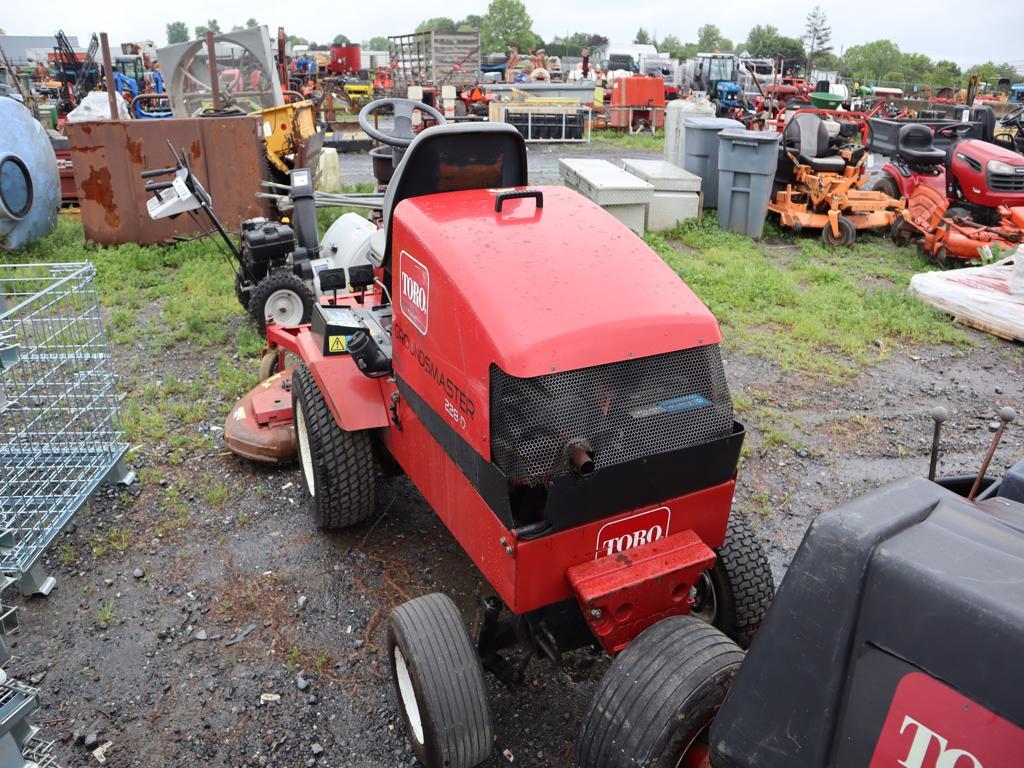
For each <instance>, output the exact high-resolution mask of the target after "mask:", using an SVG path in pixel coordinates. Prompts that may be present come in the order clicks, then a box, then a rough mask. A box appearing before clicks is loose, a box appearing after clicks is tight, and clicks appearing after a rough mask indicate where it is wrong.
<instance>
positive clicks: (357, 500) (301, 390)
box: [292, 365, 376, 529]
mask: <svg viewBox="0 0 1024 768" xmlns="http://www.w3.org/2000/svg"><path fill="white" fill-rule="evenodd" d="M292 414H293V417H294V420H295V437H296V442H297V443H298V448H299V467H300V469H301V470H302V483H303V485H304V486H305V487H306V492H307V493H309V495H310V496H311V497H312V499H313V518H314V519H315V520H316V524H317V525H318V526H320V527H321V528H325V529H332V528H347V527H349V526H351V525H356V524H358V523H361V522H363V521H364V520H366V519H367V518H368V517H369V516H370V515H371V514H373V504H374V497H375V495H376V467H375V466H374V461H373V439H372V437H371V435H370V432H369V431H368V430H360V431H358V432H346V431H345V430H344V429H342V428H341V427H339V426H338V423H337V422H336V421H335V420H334V416H333V415H332V414H331V411H330V409H329V408H328V407H327V402H326V401H325V400H324V396H323V395H322V394H321V392H320V388H319V387H318V386H317V384H316V381H315V380H314V379H313V374H311V373H310V372H309V368H307V367H306V366H305V365H300V366H299V367H298V368H296V369H295V373H294V374H293V376H292Z"/></svg>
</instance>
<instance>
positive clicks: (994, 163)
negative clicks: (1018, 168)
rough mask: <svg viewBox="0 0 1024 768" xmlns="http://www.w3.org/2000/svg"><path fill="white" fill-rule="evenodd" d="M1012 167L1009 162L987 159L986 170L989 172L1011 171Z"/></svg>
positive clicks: (1012, 170)
mask: <svg viewBox="0 0 1024 768" xmlns="http://www.w3.org/2000/svg"><path fill="white" fill-rule="evenodd" d="M1014 170H1015V169H1014V167H1013V166H1012V165H1010V164H1009V163H1004V162H1003V161H1002V160H989V161H988V172H989V173H1013V172H1014Z"/></svg>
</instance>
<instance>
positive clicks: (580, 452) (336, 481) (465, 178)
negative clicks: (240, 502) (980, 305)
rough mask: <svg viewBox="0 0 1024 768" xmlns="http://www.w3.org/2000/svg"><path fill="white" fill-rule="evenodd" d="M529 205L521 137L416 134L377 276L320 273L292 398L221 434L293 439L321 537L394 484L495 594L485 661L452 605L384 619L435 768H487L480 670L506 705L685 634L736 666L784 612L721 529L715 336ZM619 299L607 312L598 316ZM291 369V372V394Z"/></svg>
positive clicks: (615, 233) (391, 207)
mask: <svg viewBox="0 0 1024 768" xmlns="http://www.w3.org/2000/svg"><path fill="white" fill-rule="evenodd" d="M526 185H527V171H526V149H525V144H524V142H523V139H522V137H521V136H520V135H519V133H518V132H517V131H516V130H515V129H514V128H512V127H511V126H504V125H498V124H484V125H473V124H468V125H458V126H443V127H436V128H431V129H428V130H425V131H423V132H422V133H421V134H420V135H419V136H418V137H417V138H416V139H415V140H414V141H413V142H412V143H411V145H410V146H409V147H408V149H407V150H406V152H405V156H404V158H403V159H402V161H401V163H400V164H399V166H398V168H397V169H396V171H395V175H394V178H393V179H392V181H391V183H390V185H389V187H388V190H387V194H386V197H385V202H384V211H383V219H382V229H380V230H379V231H378V232H376V233H374V234H373V235H372V236H371V237H370V239H369V248H368V249H366V252H367V254H368V255H367V259H366V263H365V264H364V265H361V266H359V265H356V266H349V268H348V273H347V276H346V278H345V279H344V280H340V281H339V282H338V283H336V284H333V285H334V287H335V288H336V289H337V293H336V295H333V294H331V293H330V292H331V290H332V283H331V279H332V275H331V273H328V274H326V275H325V274H324V273H321V276H320V279H321V285H322V286H324V290H325V292H326V293H328V294H329V295H327V296H325V297H324V298H323V299H321V301H320V303H319V304H318V305H317V306H316V307H315V308H314V313H313V318H312V322H311V324H309V325H300V326H297V327H281V326H277V325H273V324H271V325H268V327H267V341H268V352H269V354H268V358H267V359H268V364H267V367H266V368H267V372H269V371H271V370H272V369H274V368H276V369H277V370H279V371H281V374H280V375H279V376H278V375H277V374H274V375H273V376H271V378H269V379H268V380H266V381H264V382H263V383H262V384H261V385H260V386H258V387H257V388H256V390H254V392H253V393H251V394H250V395H249V396H247V398H248V399H247V400H246V399H243V401H242V402H241V403H239V405H238V406H237V407H236V409H235V410H234V411H233V412H232V414H231V415H230V416H229V418H228V421H227V426H226V429H227V433H228V434H227V439H228V443H229V445H231V446H232V448H234V449H235V450H238V446H239V440H238V438H239V436H240V434H243V433H244V437H245V440H246V441H248V442H247V445H248V448H247V450H248V452H249V454H259V453H260V450H259V449H260V446H263V445H267V444H271V445H274V444H276V443H277V441H278V438H277V437H275V434H280V433H281V432H284V431H287V430H294V435H295V440H296V443H297V447H298V451H297V452H298V456H299V461H300V465H301V468H302V477H303V482H304V483H305V486H306V489H307V490H308V492H309V495H310V497H311V500H310V504H311V506H312V510H313V514H314V516H315V519H316V521H317V523H318V524H319V525H320V526H322V527H324V528H339V527H345V526H350V525H355V524H357V523H360V522H362V521H364V520H366V519H367V518H368V517H370V516H371V515H372V514H373V511H374V498H375V487H376V473H377V467H378V466H392V467H393V466H397V467H398V468H400V469H401V470H402V471H404V472H405V473H406V474H407V475H408V477H409V478H410V479H411V480H412V482H413V483H414V484H415V486H416V487H417V488H418V489H419V491H420V492H421V493H422V494H423V496H424V497H425V498H426V500H427V501H428V502H429V503H430V504H431V506H432V507H433V508H434V510H435V511H436V513H437V515H438V516H439V517H440V518H441V520H442V521H443V522H444V524H445V525H446V526H447V527H448V529H449V530H450V531H451V533H452V535H453V536H454V537H455V539H456V540H457V541H458V542H459V543H460V545H461V546H462V547H463V548H464V549H465V550H466V552H467V553H468V554H469V556H470V557H471V558H472V560H473V561H474V562H475V563H476V565H477V566H478V567H479V569H480V571H481V572H482V573H483V575H484V576H485V578H486V579H487V581H488V582H489V583H490V585H491V586H492V588H493V589H494V591H495V592H496V596H495V597H492V598H489V599H487V600H486V601H485V602H484V605H483V606H482V611H481V615H482V619H481V622H480V625H479V627H478V630H477V633H476V636H475V637H474V638H471V637H470V635H469V634H468V633H467V631H466V629H465V628H464V625H463V621H462V619H461V617H460V616H459V613H458V611H457V609H456V607H455V605H454V603H453V602H452V601H451V600H450V599H449V598H447V597H445V596H444V595H441V594H432V595H427V596H424V597H420V598H417V599H415V600H412V601H411V602H409V603H406V604H404V605H402V606H399V607H398V608H397V609H396V610H395V611H394V612H393V614H392V616H391V621H390V628H389V630H388V652H389V655H390V661H391V665H392V671H393V675H394V681H395V688H396V691H397V695H398V699H399V702H400V705H401V711H402V715H403V718H404V720H405V724H406V726H407V729H408V734H409V739H410V741H411V742H412V746H413V748H414V750H415V753H416V756H417V757H418V758H419V760H420V761H421V762H422V763H423V764H424V765H426V766H428V767H429V768H434V767H435V766H438V767H439V766H448V767H449V768H468V767H469V766H473V765H476V764H478V763H480V762H481V761H483V760H485V759H487V758H488V756H489V755H490V754H491V751H492V747H493V745H492V735H491V733H492V732H491V724H490V716H489V714H488V704H487V700H486V696H485V685H484V681H483V677H482V675H483V670H484V669H486V670H488V671H490V672H492V673H493V674H495V675H496V676H497V677H498V678H500V679H501V680H503V681H505V682H508V683H514V682H516V681H520V680H522V679H523V674H524V667H525V663H526V661H528V660H529V658H530V657H531V656H533V655H538V656H543V657H547V658H549V659H552V660H556V661H557V660H558V659H559V658H560V657H561V656H562V654H564V653H565V652H567V651H571V650H573V649H576V648H580V647H583V646H588V645H599V646H600V647H602V648H604V649H605V650H606V651H607V652H608V653H610V654H617V653H619V652H620V651H622V650H623V649H624V648H627V647H628V646H629V644H630V643H631V641H632V640H633V639H634V638H635V637H636V636H637V635H639V634H640V633H641V632H643V631H644V630H647V629H648V628H650V627H657V626H658V625H659V623H660V622H662V621H664V620H666V619H667V618H670V617H675V616H681V615H684V614H690V615H696V616H698V617H701V618H702V619H704V620H705V621H706V622H707V623H708V624H710V625H714V627H716V628H717V629H718V630H720V631H721V632H724V633H725V635H728V636H729V637H731V638H732V640H730V641H728V642H730V643H731V642H732V641H736V642H738V643H740V644H742V645H746V644H747V643H748V642H749V641H750V639H751V637H752V636H753V634H754V632H755V631H756V630H757V628H758V626H759V624H760V622H761V618H762V616H763V614H764V612H765V610H766V608H767V605H768V603H769V602H770V600H771V596H772V594H773V583H772V576H771V571H770V568H769V566H768V562H767V560H766V558H765V555H764V553H763V551H762V550H761V548H760V545H759V544H758V542H757V539H756V538H755V537H754V535H753V534H752V532H751V531H750V529H749V528H748V527H747V526H746V524H745V522H744V520H743V518H742V517H738V516H735V515H730V508H731V504H732V497H733V489H734V486H735V482H736V466H737V461H738V458H739V452H740V447H741V444H742V442H743V436H744V430H743V427H742V426H741V425H740V424H738V423H737V422H736V421H734V419H733V410H732V403H731V399H730V395H729V389H728V386H727V383H726V378H725V373H724V370H723V366H722V358H721V353H720V350H719V343H720V341H721V335H720V332H719V328H718V324H717V322H716V321H715V318H714V317H713V316H712V315H711V313H710V312H709V311H708V309H707V308H706V307H705V306H704V305H703V304H702V303H701V302H700V300H699V299H698V298H697V297H696V296H695V295H694V294H693V293H692V292H691V291H690V289H689V288H687V287H686V285H684V284H683V283H682V281H681V280H680V279H679V278H678V276H677V275H676V274H675V273H674V272H673V271H672V270H671V269H670V268H669V267H668V266H667V265H666V264H665V263H664V262H663V261H662V260H661V259H660V258H659V257H658V256H657V254H655V253H654V252H653V251H652V250H651V249H650V248H648V247H647V246H646V245H645V244H644V243H643V241H641V240H640V239H639V238H637V237H636V236H635V235H633V234H632V233H631V232H630V231H629V230H628V229H627V228H626V227H625V226H623V225H622V224H621V223H619V222H618V221H617V220H616V219H615V218H614V217H612V216H611V215H610V214H608V213H607V212H605V211H603V210H602V209H600V208H599V207H597V206H596V205H594V204H593V203H591V202H589V201H588V200H586V199H585V198H583V197H582V196H580V195H578V194H577V193H575V192H573V191H570V190H567V189H565V188H562V187H528V186H526ZM622 285H629V286H630V290H629V291H628V292H627V293H619V292H615V291H614V290H613V292H614V293H615V294H616V295H619V297H620V301H617V302H616V305H615V307H614V308H610V307H604V306H602V304H601V303H600V302H599V301H597V299H598V297H600V296H604V295H607V294H608V292H609V289H610V287H611V286H622ZM286 353H291V354H293V355H296V356H298V358H300V359H301V363H300V364H298V365H296V366H295V367H293V368H288V369H286V368H285V363H286V360H285V355H286ZM239 452H241V453H243V454H244V453H246V450H241V451H239ZM275 453H276V457H277V458H278V459H280V458H281V457H282V456H283V454H284V451H279V452H275ZM725 635H722V637H723V638H724V637H725ZM516 645H520V646H523V647H525V649H526V653H525V654H523V656H522V658H521V660H520V661H519V662H515V663H514V662H513V661H512V658H513V657H511V656H509V655H507V654H506V651H508V650H509V649H510V648H512V647H513V646H516ZM624 713H625V710H624ZM634 714H635V713H634ZM606 716H607V714H606V713H604V712H602V713H601V714H600V715H595V717H600V718H602V719H603V718H605V717H606ZM593 727H594V726H590V725H588V726H585V727H584V733H591V731H592V730H593ZM691 746H693V745H692V744H691V743H689V742H688V743H685V744H684V743H678V742H674V741H673V742H672V743H666V744H665V745H664V749H663V750H662V752H661V753H660V755H661V758H662V759H663V760H665V761H666V764H672V765H676V764H677V763H678V761H679V760H682V759H683V755H684V754H685V753H687V752H688V750H689V749H690V747H691ZM697 748H698V749H699V750H705V751H706V743H705V742H701V745H699V746H698V747H697ZM600 749H601V750H606V751H607V754H608V755H609V758H608V759H609V760H611V759H613V758H612V757H611V755H612V754H613V753H617V752H619V751H620V750H621V746H620V745H615V744H608V745H607V747H601V748H600Z"/></svg>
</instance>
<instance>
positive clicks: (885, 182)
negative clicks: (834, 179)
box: [870, 119, 1024, 224]
mask: <svg viewBox="0 0 1024 768" xmlns="http://www.w3.org/2000/svg"><path fill="white" fill-rule="evenodd" d="M870 124H871V128H872V136H873V139H872V149H874V150H876V151H881V152H883V153H885V154H887V155H888V156H889V158H890V160H889V162H888V163H886V164H885V166H884V167H883V168H882V175H881V176H880V177H878V178H877V179H876V180H875V182H874V183H873V189H876V190H878V191H880V192H884V193H886V194H887V195H889V196H891V197H903V198H907V199H909V198H910V197H911V195H912V194H913V193H914V190H915V189H917V188H918V187H919V186H928V187H931V188H932V189H934V190H935V191H936V192H939V193H941V194H943V195H945V196H946V198H947V199H948V201H949V211H948V216H950V217H958V218H971V219H973V220H974V221H976V222H978V223H979V224H995V223H996V222H997V220H998V219H999V213H998V210H999V207H1000V206H1006V207H1010V208H1012V207H1015V206H1022V205H1024V156H1022V155H1019V154H1017V153H1016V152H1012V151H1010V150H1009V149H1006V148H1004V147H1001V146H998V145H996V144H992V143H990V142H988V141H983V140H980V139H976V138H967V137H969V136H972V135H976V134H977V132H978V127H977V125H976V124H972V123H947V124H944V125H940V126H936V127H934V128H933V127H930V126H928V125H924V124H920V123H906V124H898V123H897V122H895V121H885V120H876V119H872V120H871V121H870ZM882 133H885V134H887V138H886V139H885V140H879V139H878V137H879V136H880V135H881V134H882ZM937 140H938V141H940V142H941V143H942V144H944V145H945V147H946V148H945V149H943V148H940V147H938V146H936V141H937Z"/></svg>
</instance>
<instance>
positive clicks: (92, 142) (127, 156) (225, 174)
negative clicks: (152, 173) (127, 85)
mask: <svg viewBox="0 0 1024 768" xmlns="http://www.w3.org/2000/svg"><path fill="white" fill-rule="evenodd" d="M66 130H67V136H68V140H69V141H70V148H71V162H72V165H73V167H74V175H75V186H76V187H77V190H78V197H79V205H80V206H81V216H82V225H83V227H84V229H85V237H86V238H87V239H89V240H92V241H93V242H96V243H101V244H103V245H115V244H118V243H140V244H150V243H161V242H169V241H171V240H172V239H173V238H174V236H176V235H184V236H193V235H198V234H200V233H202V232H205V231H207V230H209V229H212V225H211V224H210V222H209V221H208V220H207V219H206V217H205V215H203V214H201V213H199V214H198V215H197V218H198V222H199V223H198V224H197V223H196V221H194V220H193V218H192V217H191V216H178V217H177V218H174V219H160V220H157V221H154V220H153V219H150V218H149V213H148V212H147V210H146V201H147V200H148V199H149V197H150V196H151V194H152V193H150V192H146V189H145V180H144V179H143V178H142V176H141V174H142V172H143V171H144V170H147V169H150V168H166V167H168V166H170V165H171V164H172V162H173V161H172V159H171V152H170V150H169V149H168V147H167V143H168V141H170V143H171V145H172V146H173V147H174V148H175V149H176V150H178V151H181V150H184V151H185V152H186V154H187V155H188V158H189V161H190V162H191V164H192V171H193V173H195V175H196V176H197V177H198V178H199V181H200V182H201V183H202V185H203V187H205V188H206V191H207V192H209V193H210V197H212V198H213V204H214V210H215V211H216V213H217V216H218V218H219V219H220V220H221V223H222V224H223V225H224V227H225V228H226V229H227V230H229V231H230V230H238V229H240V228H241V224H242V221H243V220H245V219H251V218H254V217H256V216H268V215H269V207H268V205H267V202H266V201H265V200H262V199H259V198H257V197H256V193H257V192H259V191H260V189H261V188H260V182H261V181H263V180H264V179H265V178H267V172H268V170H267V163H266V156H265V154H264V152H265V150H264V145H263V140H262V138H261V136H260V123H259V120H258V119H257V118H256V117H197V118H168V119H163V120H106V121H102V122H93V123H69V124H68V125H67V128H66Z"/></svg>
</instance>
